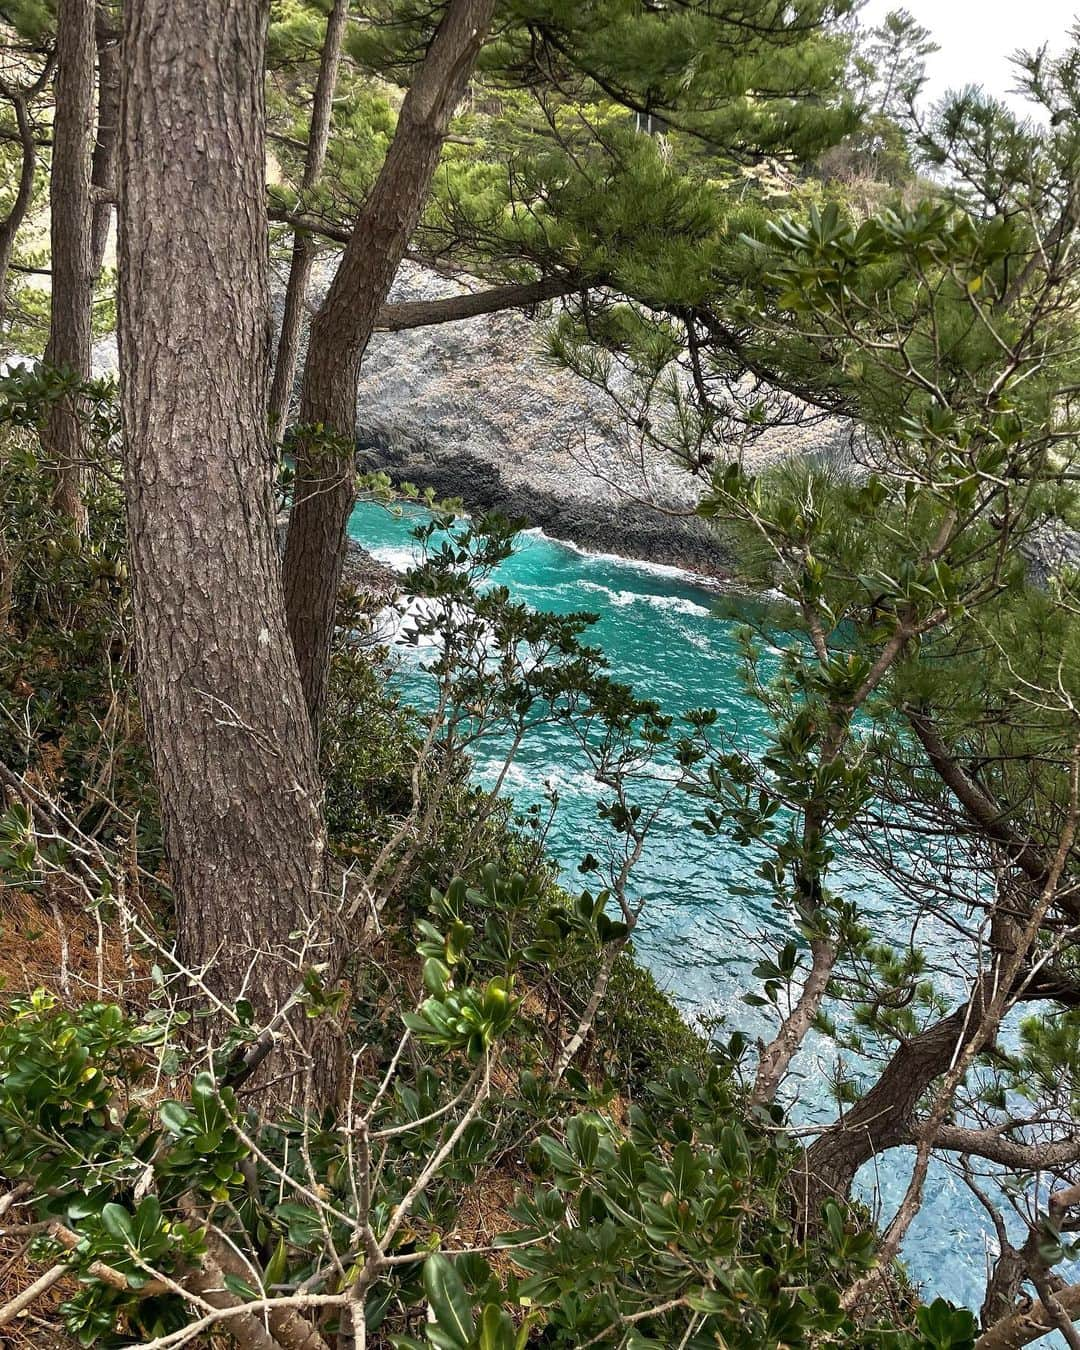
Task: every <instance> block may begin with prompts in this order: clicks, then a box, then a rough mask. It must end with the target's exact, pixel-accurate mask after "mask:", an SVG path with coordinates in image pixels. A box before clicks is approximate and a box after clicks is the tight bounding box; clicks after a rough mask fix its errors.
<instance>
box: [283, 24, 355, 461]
mask: <svg viewBox="0 0 1080 1350" xmlns="http://www.w3.org/2000/svg"><path fill="white" fill-rule="evenodd" d="M348 20H349V0H334V8H333V9H332V10H331V11H330V17H329V19H328V20H327V23H326V40H325V41H324V43H323V50H322V60H321V61H320V63H319V76H318V79H317V80H316V81H315V98H314V103H313V105H312V109H311V129H310V131H309V132H308V146H307V157H306V159H305V161H304V177H303V179H302V180H301V185H300V186H301V190H302V193H309V192H310V191H311V190H312V189H313V188H314V187H316V186H318V182H319V179H320V178H321V177H322V171H323V165H324V164H325V163H326V148H327V146H328V145H329V143H330V116H331V113H332V111H333V107H334V89H335V88H336V86H337V76H338V66H339V64H340V62H341V48H342V44H343V43H344V41H345V28H346V26H347V24H348ZM314 261H315V244H314V241H313V239H312V237H311V235H310V234H308V233H306V232H305V231H304V230H296V231H295V232H294V235H293V249H292V262H291V264H290V266H289V281H288V285H287V286H286V288H285V309H284V313H283V314H282V318H281V333H280V334H279V336H278V348H277V359H276V360H275V362H274V380H273V383H272V385H271V386H270V430H271V433H272V435H273V437H274V440H275V442H276V443H277V444H280V443H281V439H282V437H283V436H284V435H285V424H286V422H287V420H288V416H289V402H290V400H291V398H292V390H293V382H294V381H295V379H296V358H297V354H298V352H299V350H300V330H301V328H302V327H303V322H304V301H305V299H306V298H307V289H308V282H309V280H310V279H311V267H312V263H313V262H314Z"/></svg>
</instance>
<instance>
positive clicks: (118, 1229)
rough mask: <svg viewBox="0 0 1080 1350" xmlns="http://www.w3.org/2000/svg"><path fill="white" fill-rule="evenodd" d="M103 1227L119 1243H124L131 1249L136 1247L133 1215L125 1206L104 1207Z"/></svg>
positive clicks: (102, 1210) (102, 1214) (111, 1205)
mask: <svg viewBox="0 0 1080 1350" xmlns="http://www.w3.org/2000/svg"><path fill="white" fill-rule="evenodd" d="M101 1226H102V1228H104V1229H105V1231H106V1233H108V1235H109V1236H110V1237H113V1238H116V1240H117V1242H123V1243H125V1244H126V1245H127V1246H129V1247H133V1246H134V1245H135V1229H134V1227H133V1226H132V1222H131V1215H130V1214H129V1213H128V1211H127V1210H126V1209H125V1208H124V1206H123V1205H115V1204H109V1205H103V1206H102V1209H101Z"/></svg>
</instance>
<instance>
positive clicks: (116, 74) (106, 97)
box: [90, 3, 120, 278]
mask: <svg viewBox="0 0 1080 1350" xmlns="http://www.w3.org/2000/svg"><path fill="white" fill-rule="evenodd" d="M94 36H95V42H96V45H97V68H98V111H97V136H96V139H95V141H94V155H93V159H92V161H91V172H90V181H91V184H92V185H93V187H95V188H96V189H98V192H99V195H98V196H97V197H96V198H95V199H94V202H93V209H92V215H91V227H90V266H91V270H92V271H93V274H94V276H95V278H96V277H98V276H100V275H101V269H102V266H103V264H104V262H105V249H106V246H107V245H108V242H109V226H110V225H111V224H112V212H113V203H112V200H111V198H112V196H113V194H114V193H115V192H116V156H117V142H118V135H119V131H120V42H119V39H118V37H117V34H116V33H115V31H114V29H113V20H112V15H111V14H110V13H109V11H108V9H107V8H106V7H105V5H103V4H101V3H99V4H98V7H97V17H96V23H95V32H94ZM106 194H107V195H106Z"/></svg>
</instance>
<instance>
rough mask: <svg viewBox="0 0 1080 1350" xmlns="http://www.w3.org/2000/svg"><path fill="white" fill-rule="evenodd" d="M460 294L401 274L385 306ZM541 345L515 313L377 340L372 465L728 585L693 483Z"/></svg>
mask: <svg viewBox="0 0 1080 1350" xmlns="http://www.w3.org/2000/svg"><path fill="white" fill-rule="evenodd" d="M327 281H328V278H327V277H325V276H322V277H320V278H318V280H317V283H316V288H317V289H321V287H323V286H325V285H326V284H327ZM463 289H464V288H463V287H462V286H460V285H459V284H458V283H456V282H454V281H451V280H448V279H447V278H445V277H443V276H441V275H439V274H437V273H435V272H432V271H430V270H427V269H424V268H420V267H417V266H415V265H413V264H409V263H406V264H404V265H403V266H402V268H401V271H400V272H399V274H398V277H397V279H396V281H395V283H394V288H393V291H392V292H391V296H390V300H391V302H395V301H405V300H433V299H439V298H442V297H443V296H447V295H454V294H458V293H460V292H461V291H462V290H463ZM543 343H544V325H543V323H542V322H536V321H535V320H533V319H531V318H530V317H529V316H528V315H526V314H524V313H522V312H521V311H517V310H513V311H504V312H503V313H498V314H491V315H484V316H481V317H478V318H474V319H465V320H461V321H460V322H457V323H452V324H440V325H433V326H431V327H428V328H418V329H412V330H407V331H404V332H399V333H377V334H376V335H375V336H374V337H373V339H372V341H371V344H370V346H369V348H368V351H367V354H366V355H365V358H364V366H363V372H362V375H361V380H360V387H359V391H358V408H357V440H358V444H359V446H360V448H361V451H362V452H363V455H364V459H365V461H366V462H367V463H368V464H369V465H371V466H373V467H379V468H385V469H387V470H388V471H390V472H391V474H392V475H393V476H394V477H396V478H398V479H399V480H400V479H404V480H408V481H411V482H414V483H416V484H417V485H418V486H421V487H431V488H433V489H434V490H435V491H436V492H437V493H439V494H440V495H442V496H446V497H460V498H461V499H462V501H463V502H464V503H465V505H466V506H467V507H468V508H470V509H472V510H488V509H498V510H501V511H503V512H504V513H505V514H508V515H512V516H522V517H524V518H525V519H526V520H527V521H528V522H529V524H530V525H538V526H540V527H542V528H543V529H544V530H545V531H546V532H547V533H548V534H550V535H552V536H553V537H555V538H559V539H566V540H569V541H571V542H573V543H575V544H578V545H579V546H581V547H583V548H588V549H593V550H600V551H606V552H611V553H618V554H621V555H623V556H626V557H638V558H645V559H649V560H651V561H654V562H665V563H673V564H675V565H678V566H683V567H688V568H691V569H693V570H694V571H697V572H702V573H706V574H713V575H724V574H725V573H726V572H727V571H728V570H729V569H730V566H731V564H732V563H733V561H734V560H733V559H732V558H731V556H730V554H729V553H728V552H727V550H726V549H725V547H724V545H723V543H722V541H721V540H720V539H718V537H717V536H716V534H715V533H714V532H713V531H712V530H711V529H710V528H709V527H708V526H707V525H705V523H704V522H702V521H701V520H700V519H698V518H696V517H694V516H692V515H691V514H690V508H691V506H692V504H693V502H694V500H695V499H696V497H697V495H698V489H697V487H696V485H695V483H694V481H693V480H692V479H691V477H690V475H689V474H687V473H686V472H685V471H684V470H683V469H681V468H680V467H679V466H677V465H675V464H673V463H671V462H670V461H669V460H667V459H660V458H659V457H655V456H654V457H651V458H650V457H649V456H645V455H642V453H641V451H640V449H639V448H636V447H634V446H632V445H631V444H629V443H628V439H629V438H628V437H627V435H626V430H625V428H624V427H623V426H621V425H620V423H619V421H618V420H617V416H616V413H615V409H614V407H613V405H612V403H611V401H610V400H609V399H608V398H607V397H606V396H605V395H604V394H603V393H602V392H600V391H599V390H597V389H595V388H593V386H592V385H590V384H588V383H587V382H586V381H584V380H582V379H580V378H579V377H577V376H575V375H574V374H572V373H571V372H568V371H566V370H565V369H562V368H560V367H558V366H556V365H555V364H554V363H552V362H551V361H550V360H548V359H547V358H546V356H545V354H544V351H543ZM846 440H847V428H846V427H845V426H843V425H841V424H839V423H832V424H831V425H828V426H821V425H819V426H817V427H815V428H813V429H812V430H810V431H802V432H801V433H800V432H798V431H791V430H787V431H781V432H776V433H773V434H772V435H771V436H766V437H762V439H761V440H760V441H759V442H757V444H756V445H755V446H754V450H753V455H752V462H753V466H754V467H760V466H761V465H763V464H765V463H768V462H770V461H776V460H778V459H781V458H784V457H787V456H789V455H793V454H808V453H809V454H817V455H828V456H833V455H834V454H836V453H838V452H842V447H843V446H844V445H845V444H846Z"/></svg>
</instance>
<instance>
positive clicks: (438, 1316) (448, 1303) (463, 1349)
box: [424, 1252, 476, 1350]
mask: <svg viewBox="0 0 1080 1350" xmlns="http://www.w3.org/2000/svg"><path fill="white" fill-rule="evenodd" d="M424 1292H425V1294H426V1295H427V1299H428V1302H429V1303H430V1304H431V1311H432V1312H433V1313H434V1315H435V1320H436V1322H437V1323H438V1325H439V1327H440V1329H441V1330H442V1331H443V1332H444V1333H445V1334H446V1336H447V1337H448V1338H449V1340H450V1343H451V1344H452V1345H453V1346H455V1347H460V1350H469V1346H470V1345H471V1343H472V1339H473V1336H474V1334H475V1331H476V1328H475V1325H474V1322H473V1315H472V1304H471V1303H470V1301H469V1296H468V1294H467V1293H466V1292H465V1286H464V1285H463V1284H462V1283H461V1279H460V1277H459V1276H458V1273H457V1271H456V1270H455V1269H454V1263H453V1262H452V1261H451V1260H450V1259H449V1258H448V1257H446V1256H444V1255H443V1254H442V1253H441V1252H433V1253H432V1255H431V1256H429V1257H428V1259H427V1260H426V1261H425V1262H424Z"/></svg>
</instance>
